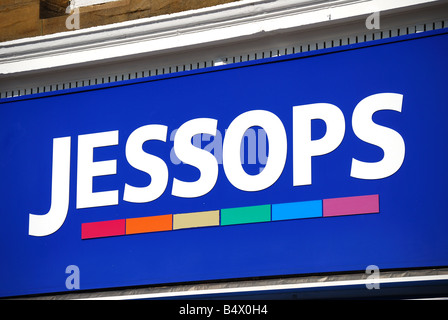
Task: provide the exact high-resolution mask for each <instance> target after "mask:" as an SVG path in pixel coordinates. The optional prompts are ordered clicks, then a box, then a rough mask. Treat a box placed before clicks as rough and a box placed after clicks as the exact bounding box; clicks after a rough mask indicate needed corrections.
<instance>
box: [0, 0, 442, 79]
mask: <svg viewBox="0 0 448 320" xmlns="http://www.w3.org/2000/svg"><path fill="white" fill-rule="evenodd" d="M431 2H436V0H395V1H387V0H326V1H311V0H299V1H298V0H242V1H239V2H233V3H229V4H225V5H219V6H215V7H210V8H204V9H199V10H192V11H186V12H181V13H176V14H171V15H164V16H157V17H151V18H144V19H138V20H132V21H127V22H122V23H116V24H111V25H106V26H99V27H93V28H88V29H81V30H75V31H71V32H62V33H57V34H52V35H47V36H40V37H34V38H26V39H19V40H14V41H8V42H3V43H0V78H1V77H5V76H8V75H13V74H20V73H26V72H30V71H37V70H39V71H42V70H47V69H49V70H57V69H62V68H67V67H75V66H77V65H79V64H88V63H98V62H101V61H113V60H114V59H120V58H128V59H129V58H130V57H133V56H142V55H148V56H149V55H154V54H161V53H165V52H169V53H174V52H177V51H178V50H185V49H188V48H198V47H199V48H200V47H201V46H202V47H206V46H210V45H217V44H226V43H231V42H235V41H238V40H240V41H241V40H247V39H253V38H256V37H257V36H261V35H266V34H269V33H278V32H287V31H292V30H297V29H300V28H305V27H313V26H316V25H319V24H328V23H337V22H338V21H339V22H342V21H345V20H347V19H353V18H359V17H363V16H365V17H367V15H369V14H371V13H373V12H377V11H381V12H383V11H389V10H394V9H403V8H407V7H409V6H414V5H422V4H427V3H431ZM81 19H82V16H81Z"/></svg>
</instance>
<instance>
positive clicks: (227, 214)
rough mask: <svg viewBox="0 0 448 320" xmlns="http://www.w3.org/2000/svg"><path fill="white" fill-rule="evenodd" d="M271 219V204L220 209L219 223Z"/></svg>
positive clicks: (239, 222)
mask: <svg viewBox="0 0 448 320" xmlns="http://www.w3.org/2000/svg"><path fill="white" fill-rule="evenodd" d="M267 221H271V205H270V204H267V205H261V206H252V207H241V208H231V209H221V225H222V226H228V225H232V224H244V223H256V222H267Z"/></svg>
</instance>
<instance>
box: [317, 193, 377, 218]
mask: <svg viewBox="0 0 448 320" xmlns="http://www.w3.org/2000/svg"><path fill="white" fill-rule="evenodd" d="M378 212H380V204H379V195H377V194H374V195H369V196H358V197H347V198H336V199H324V200H323V216H324V217H335V216H346V215H352V214H364V213H378Z"/></svg>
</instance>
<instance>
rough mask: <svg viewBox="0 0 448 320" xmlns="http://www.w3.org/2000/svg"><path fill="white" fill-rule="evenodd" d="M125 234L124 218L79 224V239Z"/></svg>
mask: <svg viewBox="0 0 448 320" xmlns="http://www.w3.org/2000/svg"><path fill="white" fill-rule="evenodd" d="M125 234H126V219H120V220H109V221H99V222H88V223H83V224H82V225H81V239H93V238H103V237H113V236H122V235H125Z"/></svg>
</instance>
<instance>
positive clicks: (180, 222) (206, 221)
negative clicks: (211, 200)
mask: <svg viewBox="0 0 448 320" xmlns="http://www.w3.org/2000/svg"><path fill="white" fill-rule="evenodd" d="M210 226H219V210H214V211H202V212H191V213H180V214H174V215H173V230H176V229H186V228H197V227H210Z"/></svg>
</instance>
